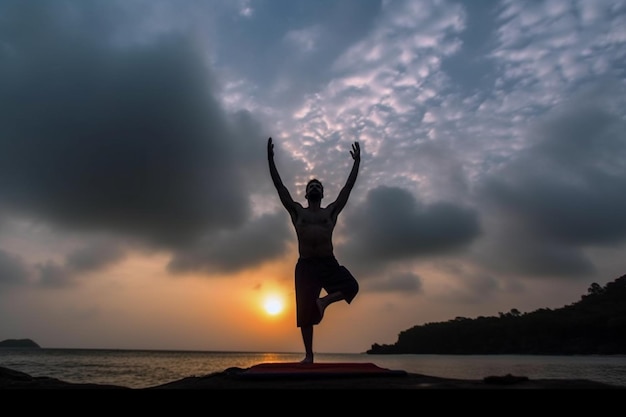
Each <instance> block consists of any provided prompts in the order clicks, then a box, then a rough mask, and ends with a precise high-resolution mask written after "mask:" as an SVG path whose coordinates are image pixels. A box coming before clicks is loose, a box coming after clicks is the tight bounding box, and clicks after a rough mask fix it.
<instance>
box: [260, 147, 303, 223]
mask: <svg viewBox="0 0 626 417" xmlns="http://www.w3.org/2000/svg"><path fill="white" fill-rule="evenodd" d="M267 161H268V163H269V166H270V175H271V177H272V181H273V182H274V187H276V190H277V191H278V197H279V198H280V202H281V203H283V206H285V208H286V209H287V211H288V212H289V213H290V214H293V213H294V212H295V208H296V204H298V203H296V202H295V201H293V198H291V194H289V190H287V187H285V185H284V184H283V181H282V180H281V178H280V175H279V174H278V170H277V169H276V163H275V162H274V144H273V143H272V138H269V139H268V140H267Z"/></svg>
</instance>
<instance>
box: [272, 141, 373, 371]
mask: <svg viewBox="0 0 626 417" xmlns="http://www.w3.org/2000/svg"><path fill="white" fill-rule="evenodd" d="M350 155H352V159H354V164H353V165H352V170H351V171H350V175H349V176H348V180H347V181H346V184H345V185H344V186H343V188H342V189H341V191H340V192H339V195H338V196H337V199H336V200H335V201H334V202H333V203H331V204H329V205H328V206H327V207H322V198H323V197H324V187H323V186H322V183H321V182H320V181H319V180H317V179H315V178H314V179H312V180H310V181H309V182H308V184H307V186H306V195H305V198H306V199H307V201H308V206H307V207H303V206H302V205H301V204H300V203H298V202H295V201H293V199H292V198H291V195H290V194H289V191H288V190H287V187H285V185H284V184H283V182H282V180H281V178H280V175H279V174H278V170H277V169H276V164H275V163H274V144H273V143H272V138H269V139H268V141H267V159H268V161H269V166H270V175H271V176H272V181H273V182H274V186H275V187H276V190H277V191H278V196H279V197H280V201H281V203H282V204H283V206H285V208H286V209H287V211H288V212H289V215H290V216H291V222H292V223H293V225H294V227H295V229H296V236H297V237H298V251H299V254H300V257H299V258H298V262H297V263H296V271H295V287H296V314H297V326H298V327H300V331H301V332H302V341H303V342H304V349H305V357H304V359H303V360H302V362H301V363H313V326H314V325H316V324H319V323H320V321H321V320H322V318H323V317H324V311H325V310H326V307H328V306H329V305H330V304H332V303H335V302H337V301H340V300H345V301H346V302H347V303H348V304H350V303H351V302H352V299H353V298H354V297H355V296H356V294H357V292H358V291H359V284H358V283H357V281H356V279H354V277H353V276H352V274H350V272H349V271H348V270H347V269H346V268H345V267H344V266H341V265H339V263H338V262H337V260H336V259H335V255H334V252H333V243H332V235H333V230H334V229H335V225H336V224H337V216H339V213H341V210H343V208H344V207H345V206H346V203H347V202H348V197H349V196H350V192H351V191H352V188H353V187H354V184H355V182H356V177H357V174H358V172H359V165H360V163H361V148H360V146H359V143H358V142H354V144H352V150H351V151H350ZM322 288H323V289H324V290H325V291H326V293H327V294H326V295H325V296H324V297H321V298H320V293H321V290H322Z"/></svg>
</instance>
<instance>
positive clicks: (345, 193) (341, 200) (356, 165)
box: [331, 142, 361, 217]
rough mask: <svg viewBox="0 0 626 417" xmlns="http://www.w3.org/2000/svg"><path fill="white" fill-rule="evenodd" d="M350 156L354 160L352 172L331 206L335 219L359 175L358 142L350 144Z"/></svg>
mask: <svg viewBox="0 0 626 417" xmlns="http://www.w3.org/2000/svg"><path fill="white" fill-rule="evenodd" d="M350 155H351V156H352V159H354V163H353V164H352V170H351V171H350V175H348V180H347V181H346V184H345V185H344V186H343V188H342V189H341V191H340V192H339V195H338V196H337V199H336V200H335V202H334V203H332V204H331V206H332V210H333V215H334V216H335V217H336V216H337V215H338V214H339V213H340V212H341V210H343V208H344V207H345V206H346V204H347V203H348V197H350V192H351V191H352V188H353V187H354V184H355V183H356V177H357V175H358V174H359V166H360V164H361V147H360V145H359V142H354V143H353V144H352V150H351V151H350Z"/></svg>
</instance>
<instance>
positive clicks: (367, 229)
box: [341, 186, 480, 264]
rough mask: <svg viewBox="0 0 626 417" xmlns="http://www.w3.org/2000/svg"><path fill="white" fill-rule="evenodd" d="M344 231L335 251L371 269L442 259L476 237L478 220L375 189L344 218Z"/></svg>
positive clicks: (459, 210) (449, 207)
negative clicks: (430, 257) (377, 265)
mask: <svg viewBox="0 0 626 417" xmlns="http://www.w3.org/2000/svg"><path fill="white" fill-rule="evenodd" d="M344 221H345V225H346V230H348V231H349V233H350V234H349V236H348V240H347V242H345V244H344V245H342V247H341V250H342V251H344V252H343V253H344V255H345V256H347V258H348V259H350V260H352V261H353V262H354V263H355V264H373V263H377V262H387V261H394V260H401V259H409V258H413V257H419V256H424V255H437V254H445V253H447V252H450V251H454V250H457V249H459V248H461V247H463V246H465V245H468V244H469V243H471V242H472V241H473V240H474V239H475V238H477V237H478V236H479V234H480V224H479V219H478V215H477V213H476V212H474V211H473V210H471V209H468V208H465V207H462V206H457V205H454V204H452V203H448V202H436V203H433V204H423V203H421V202H420V201H418V200H416V199H415V198H414V197H413V195H412V194H411V193H409V192H408V191H406V190H404V189H401V188H395V187H386V186H381V187H378V188H375V189H372V190H370V191H369V193H368V195H367V197H366V199H365V202H364V203H363V205H362V206H360V207H358V208H357V209H355V210H354V211H353V212H352V213H351V215H350V216H348V217H346V218H345V220H344Z"/></svg>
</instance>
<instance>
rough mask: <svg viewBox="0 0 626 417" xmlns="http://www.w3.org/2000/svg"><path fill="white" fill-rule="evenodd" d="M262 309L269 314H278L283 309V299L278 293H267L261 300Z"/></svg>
mask: <svg viewBox="0 0 626 417" xmlns="http://www.w3.org/2000/svg"><path fill="white" fill-rule="evenodd" d="M263 309H264V310H265V312H266V313H267V314H269V315H270V316H275V315H277V314H280V313H282V312H283V310H284V309H285V301H284V299H283V297H282V296H280V295H278V294H269V295H267V296H266V297H265V299H264V300H263Z"/></svg>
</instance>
